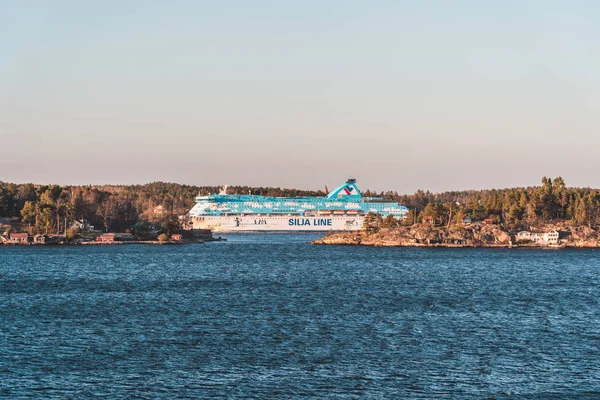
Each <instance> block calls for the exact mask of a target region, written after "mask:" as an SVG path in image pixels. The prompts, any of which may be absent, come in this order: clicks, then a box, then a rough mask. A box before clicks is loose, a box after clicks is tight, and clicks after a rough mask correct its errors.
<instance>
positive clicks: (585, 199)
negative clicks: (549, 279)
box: [0, 177, 600, 247]
mask: <svg viewBox="0 0 600 400" xmlns="http://www.w3.org/2000/svg"><path fill="white" fill-rule="evenodd" d="M219 190H220V188H219V187H217V186H190V185H180V184H176V183H165V182H153V183H149V184H145V185H92V186H58V185H34V184H31V183H26V184H14V183H5V182H1V181H0V235H3V236H4V237H7V236H10V235H11V234H12V233H27V234H28V235H29V239H28V240H29V241H30V242H33V243H39V242H36V241H37V240H39V241H40V242H44V243H47V244H53V243H55V242H56V241H57V240H59V239H60V238H63V242H68V243H78V242H81V241H95V240H96V239H97V238H98V237H99V236H101V235H102V234H108V233H110V232H121V233H120V234H119V233H118V234H117V235H131V236H132V237H133V238H134V239H133V240H137V241H140V242H152V241H156V240H158V238H159V236H161V235H165V236H166V237H167V239H166V240H161V242H169V241H174V242H175V241H176V242H179V241H183V242H186V241H197V239H194V238H193V237H194V235H193V234H192V233H191V232H190V230H189V228H190V226H189V221H187V220H186V218H185V217H184V215H185V214H186V213H187V212H188V211H189V209H191V208H192V206H193V205H194V203H195V197H196V196H197V195H207V194H210V193H217V192H218V191H219ZM230 193H252V194H256V195H263V196H281V197H294V196H322V195H323V191H319V190H314V191H308V190H296V189H282V188H274V187H248V186H233V187H230ZM362 194H363V196H365V197H381V198H384V199H387V200H391V201H396V202H398V203H400V204H402V205H405V206H407V207H408V208H409V212H408V213H407V215H406V218H405V219H404V220H396V219H394V218H393V217H391V216H388V217H386V218H382V217H381V216H379V215H375V214H370V213H369V214H368V215H367V216H366V217H365V223H364V226H363V230H362V231H361V232H353V233H348V232H340V233H335V234H328V235H327V236H326V237H324V238H322V239H319V240H317V241H315V243H319V244H361V245H382V246H432V247H433V246H436V247H437V246H445V247H598V227H599V226H600V190H599V189H591V188H573V187H567V186H566V184H565V182H564V180H563V179H562V178H561V177H557V178H554V179H551V178H546V177H544V178H543V179H542V181H541V185H540V186H530V187H517V188H509V189H488V190H465V191H449V192H444V193H431V192H429V191H422V190H418V191H417V192H415V193H414V194H412V195H401V194H398V193H397V192H392V191H386V192H373V191H370V190H366V191H364V192H363V193H362ZM550 231H555V233H556V235H557V236H558V237H557V238H555V239H556V240H554V239H553V240H550V241H545V240H539V239H540V236H539V235H546V234H547V233H548V232H550ZM522 232H526V233H527V232H529V233H528V234H530V236H526V237H524V236H522V235H520V233H522ZM177 234H181V235H182V238H181V239H182V240H181V239H180V240H172V237H173V235H177ZM196 236H197V235H196ZM41 237H43V238H41ZM530 237H531V238H533V239H534V240H531V241H528V240H524V238H525V239H528V238H530ZM163 239H164V238H163ZM119 240H121V239H118V238H117V241H119ZM5 243H6V242H5Z"/></svg>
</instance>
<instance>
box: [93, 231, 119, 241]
mask: <svg viewBox="0 0 600 400" xmlns="http://www.w3.org/2000/svg"><path fill="white" fill-rule="evenodd" d="M114 241H115V234H114V233H104V234H102V235H100V236H98V237H97V238H96V242H101V243H114Z"/></svg>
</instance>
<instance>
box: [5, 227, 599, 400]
mask: <svg viewBox="0 0 600 400" xmlns="http://www.w3.org/2000/svg"><path fill="white" fill-rule="evenodd" d="M316 237H317V236H314V235H306V234H305V235H285V234H264V235H256V234H248V235H230V236H227V238H228V239H229V240H228V241H227V242H219V243H206V244H194V245H180V246H143V245H128V246H73V247H66V246H57V247H49V246H39V247H34V246H31V247H7V246H4V247H0V397H3V398H9V399H20V398H40V399H69V398H71V399H87V398H106V399H118V398H132V399H134V398H135V399H146V398H147V399H154V398H169V399H171V398H260V399H265V398H294V399H295V398H319V399H320V398H348V399H353V398H403V399H404V398H423V399H424V398H457V399H460V398H465V399H466V398H474V399H484V398H496V399H505V398H506V399H508V398H530V399H541V398H575V397H577V398H580V399H581V398H599V397H600V307H599V299H600V260H599V259H600V252H598V251H592V250H580V251H576V250H521V249H424V248H372V247H353V246H315V245H311V244H308V241H309V240H311V239H314V238H316Z"/></svg>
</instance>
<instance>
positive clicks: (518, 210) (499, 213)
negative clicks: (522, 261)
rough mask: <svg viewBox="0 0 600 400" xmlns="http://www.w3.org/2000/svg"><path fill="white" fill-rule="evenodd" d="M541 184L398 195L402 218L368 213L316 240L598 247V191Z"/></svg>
mask: <svg viewBox="0 0 600 400" xmlns="http://www.w3.org/2000/svg"><path fill="white" fill-rule="evenodd" d="M541 183H542V184H541V186H534V187H527V188H512V189H491V190H479V191H462V192H446V193H441V194H431V193H429V192H422V191H418V192H417V193H415V194H414V195H412V196H410V197H404V198H403V197H402V196H400V199H399V201H402V200H404V201H405V203H406V204H407V205H408V206H409V208H410V211H409V213H408V215H407V218H406V219H405V220H400V221H398V220H395V219H394V218H390V217H386V218H382V217H381V216H378V215H374V214H369V215H367V217H366V218H365V221H364V226H363V229H362V231H360V232H338V233H333V232H330V233H328V234H327V235H326V236H325V237H323V238H321V239H318V240H316V241H313V243H315V244H337V245H363V246H403V247H511V248H516V247H519V248H563V247H577V248H596V247H599V241H598V227H599V226H600V191H599V190H598V189H590V188H569V187H567V186H566V185H565V182H564V180H563V179H562V178H561V177H557V178H554V179H551V178H546V177H544V178H543V179H542V182H541Z"/></svg>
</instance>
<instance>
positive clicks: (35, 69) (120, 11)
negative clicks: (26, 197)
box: [0, 0, 600, 193]
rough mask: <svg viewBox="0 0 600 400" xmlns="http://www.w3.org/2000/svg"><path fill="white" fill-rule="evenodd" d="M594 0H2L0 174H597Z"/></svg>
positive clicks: (241, 179) (63, 178)
mask: <svg viewBox="0 0 600 400" xmlns="http://www.w3.org/2000/svg"><path fill="white" fill-rule="evenodd" d="M599 16H600V3H599V2H596V1H591V0H590V1H566V0H564V1H547V0H546V1H533V0H531V1H527V0H515V1H510V0H502V1H495V0H494V1H485V0H473V1H458V0H456V1H446V0H439V1H429V0H414V1H400V0H390V1H377V0H375V1H362V0H360V1H358V0H357V1H350V0H337V1H333V0H314V1H309V0H297V1H286V0H272V1H261V0H253V1H246V0H244V1H242V0H240V1H226V0H225V1H199V0H193V1H192V0H190V1H160V2H159V1H156V2H154V1H149V0H139V1H133V0H130V1H101V2H86V1H59V0H55V1H12V0H11V1H2V0H0V180H2V181H9V182H35V183H58V184H99V183H145V182H150V181H157V180H163V181H172V182H178V183H187V184H194V185H220V184H225V183H228V184H230V185H254V186H282V187H296V188H303V189H319V188H322V187H323V185H325V184H327V185H328V186H329V187H330V188H332V187H334V186H336V185H337V184H339V183H341V182H342V181H344V180H345V179H346V178H348V177H355V178H357V179H358V183H359V186H360V187H361V188H363V189H366V188H371V189H376V190H396V191H398V192H400V193H412V192H414V191H415V190H416V189H419V188H420V189H424V190H431V191H444V190H449V189H479V188H492V187H511V186H526V185H537V184H539V182H540V180H541V178H542V176H544V175H546V176H552V177H554V176H557V175H562V176H563V177H564V178H565V180H566V182H567V184H568V185H570V186H592V187H600V173H599V172H598V171H599V169H598V167H597V160H598V157H597V154H598V151H599V150H600V136H599V134H600V132H599V128H600V48H599V47H600V23H599V21H600V19H599Z"/></svg>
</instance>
